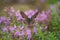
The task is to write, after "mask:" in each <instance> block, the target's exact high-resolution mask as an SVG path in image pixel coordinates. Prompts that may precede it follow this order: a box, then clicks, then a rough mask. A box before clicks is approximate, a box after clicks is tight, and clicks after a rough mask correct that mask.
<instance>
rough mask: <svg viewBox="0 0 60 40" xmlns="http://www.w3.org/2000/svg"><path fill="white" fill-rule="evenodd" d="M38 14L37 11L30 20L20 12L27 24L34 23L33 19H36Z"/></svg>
mask: <svg viewBox="0 0 60 40" xmlns="http://www.w3.org/2000/svg"><path fill="white" fill-rule="evenodd" d="M38 13H39V11H37V12H36V13H35V14H34V15H33V16H32V17H31V18H28V16H27V15H26V14H25V13H24V12H23V11H20V14H21V16H22V17H23V18H25V19H26V21H27V24H33V23H34V22H35V20H34V19H35V18H36V17H37V15H38Z"/></svg>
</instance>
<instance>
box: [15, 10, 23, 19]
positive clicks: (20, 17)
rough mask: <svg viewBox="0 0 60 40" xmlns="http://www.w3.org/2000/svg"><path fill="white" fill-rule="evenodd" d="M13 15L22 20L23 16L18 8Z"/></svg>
mask: <svg viewBox="0 0 60 40" xmlns="http://www.w3.org/2000/svg"><path fill="white" fill-rule="evenodd" d="M15 16H16V17H17V20H23V17H22V16H21V14H20V10H18V11H17V12H16V13H15Z"/></svg>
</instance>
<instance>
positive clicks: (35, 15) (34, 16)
mask: <svg viewBox="0 0 60 40" xmlns="http://www.w3.org/2000/svg"><path fill="white" fill-rule="evenodd" d="M38 14H39V11H37V12H36V13H35V14H34V15H33V16H32V18H31V20H32V21H31V22H33V23H34V19H35V18H36V17H37V15H38Z"/></svg>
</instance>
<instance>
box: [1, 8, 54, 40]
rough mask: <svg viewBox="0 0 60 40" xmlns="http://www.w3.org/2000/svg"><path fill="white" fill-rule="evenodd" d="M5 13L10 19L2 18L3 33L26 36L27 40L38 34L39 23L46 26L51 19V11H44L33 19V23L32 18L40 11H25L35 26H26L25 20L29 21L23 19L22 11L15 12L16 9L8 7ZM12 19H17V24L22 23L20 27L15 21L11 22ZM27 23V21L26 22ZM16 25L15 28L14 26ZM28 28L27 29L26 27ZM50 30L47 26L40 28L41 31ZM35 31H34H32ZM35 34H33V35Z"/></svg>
mask: <svg viewBox="0 0 60 40" xmlns="http://www.w3.org/2000/svg"><path fill="white" fill-rule="evenodd" d="M51 8H54V7H51ZM4 11H5V12H6V13H8V14H9V16H8V17H6V16H1V17H0V24H1V23H4V24H5V25H4V27H2V31H3V32H8V33H12V35H14V37H24V36H27V39H28V40H30V39H31V38H32V34H33V33H34V34H38V30H37V28H36V26H37V25H39V24H38V23H39V22H42V24H46V23H47V21H48V20H49V17H50V10H47V11H42V12H41V13H40V12H39V13H38V15H37V16H36V17H35V18H33V21H34V22H33V21H32V19H31V18H32V16H34V15H35V14H36V13H37V12H38V11H39V10H37V9H36V10H28V11H25V12H24V14H25V15H26V16H27V18H28V19H30V22H31V21H32V22H33V24H29V25H28V24H25V23H24V21H23V20H25V21H26V20H27V19H26V18H23V16H22V14H21V11H20V10H17V11H16V10H15V9H14V7H10V8H8V7H6V8H5V9H4ZM12 17H15V19H16V23H17V22H22V23H21V24H22V25H21V24H20V25H19V26H16V25H17V24H16V25H15V24H14V23H15V20H14V21H13V22H14V23H13V22H11V18H12ZM26 22H27V21H26ZM12 25H14V26H12ZM25 26H26V27H25ZM28 26H29V27H32V28H28ZM47 28H48V26H47V25H45V26H40V30H46V29H47ZM32 29H33V30H32ZM32 32H33V33H32Z"/></svg>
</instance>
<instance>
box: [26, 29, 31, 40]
mask: <svg viewBox="0 0 60 40" xmlns="http://www.w3.org/2000/svg"><path fill="white" fill-rule="evenodd" d="M26 33H27V38H28V40H30V39H31V30H29V29H27V30H26Z"/></svg>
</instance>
